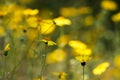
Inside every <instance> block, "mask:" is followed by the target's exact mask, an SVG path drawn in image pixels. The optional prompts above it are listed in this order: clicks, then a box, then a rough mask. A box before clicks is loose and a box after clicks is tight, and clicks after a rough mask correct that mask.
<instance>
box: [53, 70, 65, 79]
mask: <svg viewBox="0 0 120 80" xmlns="http://www.w3.org/2000/svg"><path fill="white" fill-rule="evenodd" d="M54 74H55V75H57V76H58V80H66V75H67V74H66V73H65V72H55V73H54Z"/></svg>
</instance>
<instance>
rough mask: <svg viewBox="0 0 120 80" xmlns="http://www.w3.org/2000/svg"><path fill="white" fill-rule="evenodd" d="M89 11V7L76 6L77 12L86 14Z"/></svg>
mask: <svg viewBox="0 0 120 80" xmlns="http://www.w3.org/2000/svg"><path fill="white" fill-rule="evenodd" d="M91 12H92V10H91V8H90V7H87V6H84V7H80V8H78V13H79V14H88V13H91Z"/></svg>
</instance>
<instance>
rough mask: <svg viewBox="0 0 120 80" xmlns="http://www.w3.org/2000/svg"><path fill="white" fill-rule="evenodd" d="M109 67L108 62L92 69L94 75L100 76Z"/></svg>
mask: <svg viewBox="0 0 120 80" xmlns="http://www.w3.org/2000/svg"><path fill="white" fill-rule="evenodd" d="M109 66H110V63H109V62H103V63H101V64H99V65H98V66H97V67H96V68H95V69H93V74H94V75H101V74H102V73H103V72H105V70H106V69H107V68H108V67H109Z"/></svg>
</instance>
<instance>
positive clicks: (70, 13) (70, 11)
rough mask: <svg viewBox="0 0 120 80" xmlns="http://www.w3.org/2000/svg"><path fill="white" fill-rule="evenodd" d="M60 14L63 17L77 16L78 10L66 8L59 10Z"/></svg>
mask: <svg viewBox="0 0 120 80" xmlns="http://www.w3.org/2000/svg"><path fill="white" fill-rule="evenodd" d="M60 14H61V15H62V16H65V17H69V16H70V17H71V16H76V15H78V14H79V13H78V10H77V9H76V8H73V7H67V8H61V10H60Z"/></svg>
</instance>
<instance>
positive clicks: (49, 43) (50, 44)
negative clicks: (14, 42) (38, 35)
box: [40, 38, 56, 46]
mask: <svg viewBox="0 0 120 80" xmlns="http://www.w3.org/2000/svg"><path fill="white" fill-rule="evenodd" d="M40 41H42V42H44V43H45V44H47V45H48V46H54V45H56V43H55V42H53V41H51V40H50V39H49V38H45V39H42V40H40Z"/></svg>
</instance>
